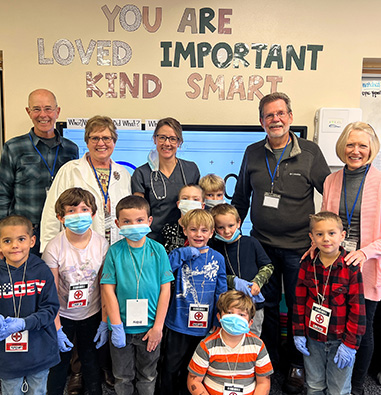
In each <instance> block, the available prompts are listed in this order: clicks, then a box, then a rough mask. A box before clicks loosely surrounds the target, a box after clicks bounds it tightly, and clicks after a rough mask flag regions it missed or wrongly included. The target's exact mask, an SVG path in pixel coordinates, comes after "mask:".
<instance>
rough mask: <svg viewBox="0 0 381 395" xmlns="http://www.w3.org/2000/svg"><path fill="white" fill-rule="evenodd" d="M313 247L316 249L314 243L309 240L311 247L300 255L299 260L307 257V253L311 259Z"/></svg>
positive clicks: (313, 251)
mask: <svg viewBox="0 0 381 395" xmlns="http://www.w3.org/2000/svg"><path fill="white" fill-rule="evenodd" d="M315 249H316V244H315V243H314V242H313V241H311V247H310V248H309V249H308V250H307V251H306V252H305V253H304V254H303V255H302V257H301V258H300V261H299V262H301V261H302V260H303V259H305V258H307V257H308V255H309V256H310V258H311V259H314V258H315V255H316V253H315Z"/></svg>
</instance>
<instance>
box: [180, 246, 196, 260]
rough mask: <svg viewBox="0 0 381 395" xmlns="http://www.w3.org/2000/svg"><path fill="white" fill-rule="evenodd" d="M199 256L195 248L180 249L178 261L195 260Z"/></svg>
mask: <svg viewBox="0 0 381 395" xmlns="http://www.w3.org/2000/svg"><path fill="white" fill-rule="evenodd" d="M200 255H201V253H200V251H199V250H198V249H197V248H195V247H181V249H180V259H181V260H182V261H189V260H192V259H196V258H198V257H199V256H200Z"/></svg>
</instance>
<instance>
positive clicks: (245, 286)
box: [234, 277, 253, 297]
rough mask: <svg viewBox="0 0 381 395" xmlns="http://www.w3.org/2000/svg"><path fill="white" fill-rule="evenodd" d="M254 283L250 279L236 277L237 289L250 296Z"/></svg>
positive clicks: (235, 286) (235, 285)
mask: <svg viewBox="0 0 381 395" xmlns="http://www.w3.org/2000/svg"><path fill="white" fill-rule="evenodd" d="M252 285H253V283H250V282H249V281H246V280H243V279H242V278H239V277H234V289H236V290H237V291H241V292H243V293H244V294H246V295H247V296H250V297H251V287H252Z"/></svg>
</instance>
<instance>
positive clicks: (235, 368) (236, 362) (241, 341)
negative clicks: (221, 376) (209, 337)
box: [220, 332, 245, 384]
mask: <svg viewBox="0 0 381 395" xmlns="http://www.w3.org/2000/svg"><path fill="white" fill-rule="evenodd" d="M220 336H221V339H222V340H224V339H223V337H222V333H221V332H220ZM244 341H245V336H244V337H243V338H242V339H241V340H240V344H239V348H238V352H237V359H236V361H235V366H234V369H233V370H232V369H231V368H230V363H229V359H228V356H227V353H225V358H226V364H227V365H228V369H229V372H230V375H231V377H232V384H234V372H236V371H237V365H238V359H239V354H240V353H241V348H242V344H243V342H244ZM234 348H235V347H234ZM236 374H237V373H236Z"/></svg>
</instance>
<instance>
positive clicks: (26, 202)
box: [0, 128, 78, 224]
mask: <svg viewBox="0 0 381 395" xmlns="http://www.w3.org/2000/svg"><path fill="white" fill-rule="evenodd" d="M30 134H31V136H32V140H33V143H34V145H35V146H36V147H37V148H38V150H39V151H40V152H41V155H42V156H43V157H44V159H45V160H46V162H47V163H48V165H49V168H50V169H51V170H52V168H53V163H54V159H55V156H56V151H57V147H58V146H59V151H58V156H57V162H56V166H55V168H54V176H55V175H56V174H57V172H58V170H59V168H60V167H61V166H62V165H63V164H65V163H66V162H68V161H70V160H73V159H78V147H77V145H76V144H74V143H73V142H72V141H70V140H68V139H65V138H63V137H61V136H60V135H59V133H58V132H57V131H55V134H56V143H55V144H54V145H53V147H49V146H48V145H46V144H45V143H44V142H43V140H41V139H40V138H39V137H38V136H37V135H36V134H34V132H33V128H32V129H31V131H30ZM51 183H52V177H51V175H50V173H49V171H48V169H47V168H46V166H45V163H44V162H43V160H42V159H41V157H40V155H39V154H38V153H37V152H36V150H35V148H34V147H33V144H32V142H31V141H30V137H29V133H28V134H24V135H22V136H18V137H15V138H13V139H11V140H9V141H7V142H6V143H5V144H4V148H3V152H2V155H1V164H0V218H4V217H6V216H7V215H11V214H19V215H24V216H25V217H27V218H29V219H30V220H31V221H32V223H33V224H39V223H40V220H41V213H42V209H43V207H44V203H45V198H46V192H47V189H48V188H49V187H50V185H51Z"/></svg>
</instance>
